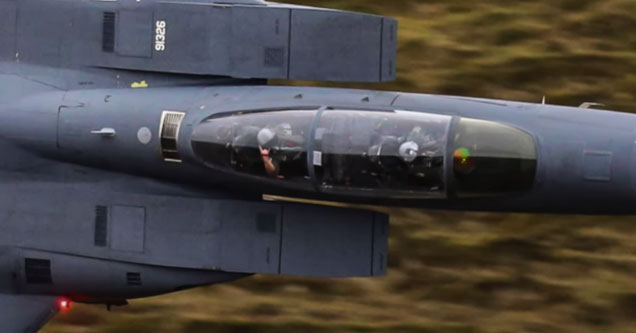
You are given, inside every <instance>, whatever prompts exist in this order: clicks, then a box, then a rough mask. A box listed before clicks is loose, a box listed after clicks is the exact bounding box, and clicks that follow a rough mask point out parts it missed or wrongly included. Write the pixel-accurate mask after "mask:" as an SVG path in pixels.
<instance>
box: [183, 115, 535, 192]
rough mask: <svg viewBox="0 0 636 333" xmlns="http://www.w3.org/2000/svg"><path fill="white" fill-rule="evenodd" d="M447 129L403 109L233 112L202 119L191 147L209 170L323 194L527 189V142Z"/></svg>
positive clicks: (509, 131)
mask: <svg viewBox="0 0 636 333" xmlns="http://www.w3.org/2000/svg"><path fill="white" fill-rule="evenodd" d="M453 123H454V122H453V117H450V116H445V115H437V114H430V113H423V112H411V111H369V110H332V109H323V110H280V111H259V112H238V113H232V114H224V115H215V116H213V117H211V118H208V119H206V120H204V121H203V122H202V123H201V124H199V125H198V126H197V127H196V128H195V129H194V132H193V134H192V148H193V150H194V153H195V155H196V156H197V157H198V158H199V159H200V160H201V161H202V162H203V163H205V164H206V165H207V166H209V167H211V168H214V169H217V170H219V171H224V172H229V173H234V174H236V175H243V176H245V177H256V178H260V179H270V180H276V181H278V182H279V183H280V184H281V186H285V187H288V188H299V189H306V190H309V191H316V190H317V191H320V192H324V193H334V194H343V195H352V196H362V197H393V198H445V197H447V194H448V184H449V181H452V184H453V188H454V190H455V191H456V193H457V195H460V196H462V195H465V196H475V195H492V194H500V193H508V192H519V191H524V190H528V189H529V188H530V187H531V186H532V184H533V182H534V174H535V170H536V152H535V151H536V148H535V144H534V140H533V138H532V137H531V136H530V135H529V134H527V133H525V132H523V131H520V130H518V129H515V128H513V127H510V126H506V125H502V124H498V123H494V122H489V121H482V120H474V119H465V118H462V119H459V120H458V122H457V123H456V126H453V127H455V130H454V133H452V135H451V133H450V131H451V127H452V126H451V124H453ZM449 138H452V142H450V143H449ZM451 149H452V152H451V151H450V150H451ZM451 178H452V179H451Z"/></svg>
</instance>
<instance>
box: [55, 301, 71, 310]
mask: <svg viewBox="0 0 636 333" xmlns="http://www.w3.org/2000/svg"><path fill="white" fill-rule="evenodd" d="M57 305H58V306H59V308H60V310H61V311H66V310H68V309H70V308H71V301H69V300H68V299H66V298H61V299H60V300H59V301H57Z"/></svg>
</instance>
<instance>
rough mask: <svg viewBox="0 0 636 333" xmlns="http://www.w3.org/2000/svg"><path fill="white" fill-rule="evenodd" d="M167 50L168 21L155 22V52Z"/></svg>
mask: <svg viewBox="0 0 636 333" xmlns="http://www.w3.org/2000/svg"><path fill="white" fill-rule="evenodd" d="M165 50H166V21H161V20H158V21H157V22H155V51H157V52H161V51H165Z"/></svg>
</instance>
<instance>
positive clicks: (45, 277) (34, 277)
mask: <svg viewBox="0 0 636 333" xmlns="http://www.w3.org/2000/svg"><path fill="white" fill-rule="evenodd" d="M24 275H25V277H26V282H27V283H28V284H52V283H53V280H52V279H51V261H50V260H45V259H31V258H25V259H24Z"/></svg>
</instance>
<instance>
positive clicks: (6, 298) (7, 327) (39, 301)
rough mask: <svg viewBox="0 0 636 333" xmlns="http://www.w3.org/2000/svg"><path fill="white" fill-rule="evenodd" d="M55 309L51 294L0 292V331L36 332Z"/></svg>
mask: <svg viewBox="0 0 636 333" xmlns="http://www.w3.org/2000/svg"><path fill="white" fill-rule="evenodd" d="M57 311H58V307H57V304H56V298H55V297H53V296H31V295H7V294H0V332H6V333H32V332H37V331H38V330H39V329H40V328H41V327H42V326H44V324H46V322H47V321H49V319H51V318H52V317H53V316H54V315H55V314H56V313H57Z"/></svg>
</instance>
